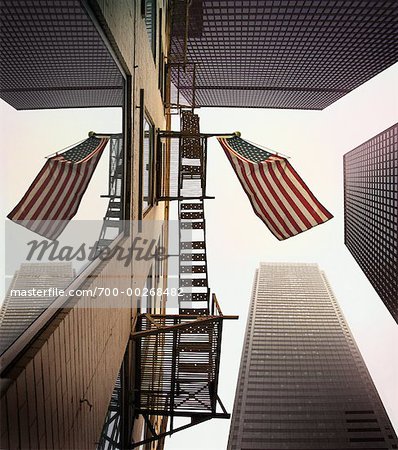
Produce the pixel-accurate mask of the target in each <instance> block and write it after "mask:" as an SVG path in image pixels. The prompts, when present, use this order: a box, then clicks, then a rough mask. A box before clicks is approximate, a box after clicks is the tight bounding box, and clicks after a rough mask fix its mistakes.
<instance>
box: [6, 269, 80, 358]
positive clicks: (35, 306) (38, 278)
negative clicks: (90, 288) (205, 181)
mask: <svg viewBox="0 0 398 450" xmlns="http://www.w3.org/2000/svg"><path fill="white" fill-rule="evenodd" d="M74 277H75V271H74V270H73V268H72V264H71V263H70V262H48V263H36V264H33V263H23V264H21V267H20V268H19V270H17V271H16V272H15V274H14V278H13V279H12V281H11V284H10V287H9V289H8V292H7V295H6V297H5V299H4V303H3V304H2V305H1V308H0V355H1V354H2V353H3V352H4V351H5V350H7V348H8V347H9V346H10V345H11V344H12V343H13V342H14V341H15V340H16V339H17V338H18V337H19V335H20V334H22V333H23V332H24V331H25V330H26V329H27V328H28V327H29V325H31V324H32V323H33V322H34V321H35V320H36V319H37V318H38V317H39V316H40V314H42V312H43V311H44V310H45V309H46V308H49V307H50V306H51V304H52V303H53V301H54V300H55V296H58V294H57V292H56V289H58V290H63V289H65V288H66V287H67V286H68V285H69V284H70V283H71V282H72V280H73V278H74ZM34 289H35V290H36V291H37V290H39V291H40V290H41V291H42V292H40V295H39V294H37V293H29V291H31V292H32V291H33V290H34Z"/></svg>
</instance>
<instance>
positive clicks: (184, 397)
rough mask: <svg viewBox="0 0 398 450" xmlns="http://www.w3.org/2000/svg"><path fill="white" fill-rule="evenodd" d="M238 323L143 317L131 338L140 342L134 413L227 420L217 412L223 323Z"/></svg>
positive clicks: (189, 317) (192, 317) (211, 318)
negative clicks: (221, 418)
mask: <svg viewBox="0 0 398 450" xmlns="http://www.w3.org/2000/svg"><path fill="white" fill-rule="evenodd" d="M214 299H215V297H214ZM214 299H213V301H214ZM215 301H216V300H215ZM237 318H238V317H237V316H223V315H222V314H221V315H219V314H217V315H208V316H203V315H192V314H190V315H188V314H187V315H183V314H179V315H170V314H169V315H167V314H165V315H159V314H141V315H140V316H139V317H138V321H137V331H136V332H135V333H134V334H133V335H132V337H133V339H135V340H139V344H138V348H139V351H138V358H137V362H136V363H137V365H136V367H137V369H138V373H137V380H138V381H137V385H136V393H135V395H136V402H135V404H136V410H135V411H136V412H137V413H139V414H143V415H147V416H151V415H161V416H174V417H177V416H181V417H191V418H193V417H201V418H205V417H207V418H209V419H210V418H214V417H223V418H228V417H229V415H228V414H227V413H226V412H225V411H224V412H221V413H217V403H218V396H217V386H218V376H219V364H220V353H221V335H222V322H223V320H224V319H237ZM149 355H152V356H154V357H148V356H149Z"/></svg>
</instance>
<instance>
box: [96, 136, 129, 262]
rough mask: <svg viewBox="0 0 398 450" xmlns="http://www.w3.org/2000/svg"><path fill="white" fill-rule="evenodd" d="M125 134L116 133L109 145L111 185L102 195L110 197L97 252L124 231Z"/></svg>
mask: <svg viewBox="0 0 398 450" xmlns="http://www.w3.org/2000/svg"><path fill="white" fill-rule="evenodd" d="M123 170H124V164H123V135H122V134H114V135H112V136H111V139H110V147H109V186H108V194H107V195H102V196H101V197H105V198H109V203H108V209H107V211H106V214H105V217H104V220H103V223H102V228H101V232H100V236H99V239H98V244H97V254H99V253H100V252H101V251H102V250H103V249H104V248H105V247H108V245H109V244H110V243H111V242H112V241H113V240H114V239H115V238H116V236H117V235H118V234H119V233H120V232H121V231H122V218H123V210H122V183H123Z"/></svg>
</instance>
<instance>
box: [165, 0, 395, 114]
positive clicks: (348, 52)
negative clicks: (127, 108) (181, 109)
mask: <svg viewBox="0 0 398 450" xmlns="http://www.w3.org/2000/svg"><path fill="white" fill-rule="evenodd" d="M188 3H189V2H188V1H187V0H174V1H173V21H172V23H173V29H172V46H171V52H172V54H171V60H172V61H173V62H174V63H179V64H184V63H186V70H185V71H184V70H182V69H181V67H182V66H180V67H179V68H177V67H174V69H173V71H172V80H173V83H174V84H175V85H176V86H177V88H179V90H180V93H181V94H182V95H183V96H184V97H185V98H186V100H187V101H188V103H190V104H192V103H195V104H196V106H237V107H266V108H294V109H323V108H325V107H326V106H328V105H330V104H331V103H333V102H335V101H336V100H338V99H339V98H341V97H343V96H344V95H345V94H347V93H348V92H350V91H351V90H353V89H355V88H356V87H358V86H359V85H361V84H362V83H364V82H365V81H367V80H369V79H370V78H372V77H374V76H375V75H377V74H378V73H379V72H381V71H383V70H384V69H386V68H387V67H389V66H390V65H392V64H393V63H394V62H396V61H397V59H398V58H397V56H398V46H397V45H396V42H397V28H396V23H395V22H394V20H395V19H394V17H395V14H394V12H396V9H397V6H396V5H397V3H396V0H386V1H380V0H370V1H360V0H278V1H275V0H222V1H221V0H192V1H191V2H190V6H189V7H188V10H187V4H188ZM186 17H188V22H187V20H186ZM186 36H187V37H188V39H187V42H186ZM185 50H186V51H185ZM194 66H195V73H194V74H193V70H194V69H193V67H194ZM194 85H195V87H194V89H193V86H194Z"/></svg>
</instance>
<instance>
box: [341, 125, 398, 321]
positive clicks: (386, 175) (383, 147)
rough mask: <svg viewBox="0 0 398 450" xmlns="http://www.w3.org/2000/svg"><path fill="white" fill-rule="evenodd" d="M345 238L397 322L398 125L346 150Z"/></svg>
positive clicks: (348, 246) (349, 248) (346, 243)
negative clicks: (348, 150)
mask: <svg viewBox="0 0 398 450" xmlns="http://www.w3.org/2000/svg"><path fill="white" fill-rule="evenodd" d="M344 242H345V245H346V246H347V248H348V250H349V251H350V252H351V254H352V255H353V257H354V258H355V260H356V261H357V263H358V264H359V266H360V268H361V269H362V271H363V272H364V274H365V275H366V276H367V277H368V279H369V281H370V282H371V283H372V286H373V287H374V289H375V290H376V292H377V293H378V294H379V296H380V298H381V299H382V301H383V302H384V304H385V305H386V307H387V309H388V310H389V311H390V313H391V315H392V316H393V317H394V319H395V320H396V321H397V322H398V279H397V273H398V124H395V125H393V126H392V127H390V128H388V129H387V130H384V131H383V132H382V133H380V134H378V135H377V136H375V137H373V138H372V139H369V140H368V141H366V142H364V143H363V144H361V145H360V146H359V147H356V148H354V149H353V150H351V151H350V152H348V153H346V154H345V155H344Z"/></svg>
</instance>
